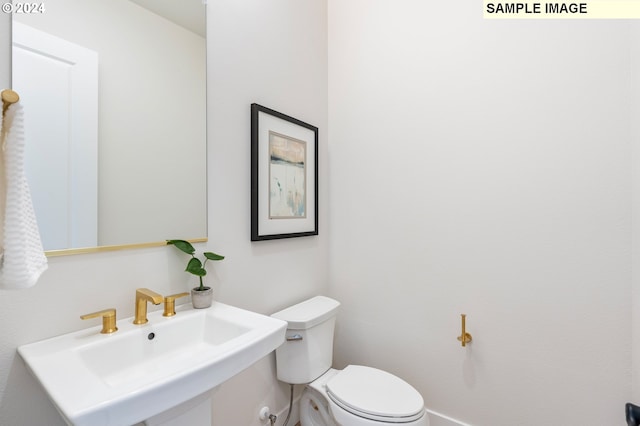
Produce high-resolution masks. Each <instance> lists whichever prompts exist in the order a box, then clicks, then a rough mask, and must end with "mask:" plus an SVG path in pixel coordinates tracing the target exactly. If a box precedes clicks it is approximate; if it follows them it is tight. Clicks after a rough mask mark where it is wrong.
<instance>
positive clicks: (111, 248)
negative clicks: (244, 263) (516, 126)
mask: <svg viewBox="0 0 640 426" xmlns="http://www.w3.org/2000/svg"><path fill="white" fill-rule="evenodd" d="M187 241H189V242H190V243H206V242H207V241H209V239H208V238H192V239H188V240H187ZM166 245H167V242H166V241H154V242H150V243H138V244H120V245H114V246H97V247H85V248H74V249H61V250H48V251H45V252H44V254H45V255H46V256H47V257H58V256H71V255H76V254H86V253H98V252H103V251H117V250H129V249H142V248H150V247H161V246H166Z"/></svg>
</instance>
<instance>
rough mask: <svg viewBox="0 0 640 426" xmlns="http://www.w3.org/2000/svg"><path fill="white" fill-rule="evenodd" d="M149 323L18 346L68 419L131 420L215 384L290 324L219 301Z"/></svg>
mask: <svg viewBox="0 0 640 426" xmlns="http://www.w3.org/2000/svg"><path fill="white" fill-rule="evenodd" d="M148 319H149V322H148V323H147V324H144V325H134V324H133V323H132V321H133V319H132V318H127V319H123V320H120V321H118V323H117V326H118V331H117V332H115V333H113V334H100V329H101V327H100V326H97V327H92V328H90V329H86V330H81V331H77V332H74V333H69V334H65V335H62V336H59V337H54V338H51V339H47V340H43V341H41V342H37V343H32V344H28V345H24V346H21V347H19V348H18V352H19V353H20V355H21V356H22V358H23V359H24V360H25V362H26V364H27V366H28V368H29V369H30V370H31V372H32V373H33V374H34V376H35V377H36V378H37V379H38V381H39V382H40V383H41V384H42V386H43V387H44V389H45V390H46V392H47V393H48V395H49V397H50V398H51V400H52V401H53V403H54V404H55V406H56V408H58V410H59V411H60V413H61V414H62V416H63V417H64V419H65V420H66V421H67V422H68V423H70V424H73V425H77V426H83V425H87V426H107V425H117V426H122V425H132V424H135V423H138V422H141V421H144V420H146V419H150V418H153V417H154V416H157V415H158V414H160V413H162V412H165V411H167V410H170V409H171V408H173V407H176V406H178V405H181V404H183V403H185V402H187V401H189V400H191V399H193V398H195V397H197V396H199V395H202V394H204V393H206V392H207V391H209V390H211V389H213V388H215V387H216V386H218V385H219V384H221V383H222V382H224V381H226V380H228V379H229V378H231V377H232V376H234V375H235V374H237V373H239V372H240V371H242V370H244V369H245V368H247V367H249V366H250V365H251V364H253V363H254V362H256V361H258V360H259V359H260V358H262V357H264V356H266V355H267V354H269V353H270V352H271V351H273V350H274V349H276V348H277V347H278V346H280V345H281V344H282V343H283V342H284V336H285V330H286V326H287V323H286V322H284V321H280V320H277V319H275V318H271V317H268V316H265V315H260V314H256V313H254V312H250V311H246V310H243V309H239V308H235V307H232V306H229V305H225V304H223V303H218V302H214V304H213V305H212V306H211V308H208V309H192V308H191V307H190V305H189V306H187V305H182V306H181V307H179V308H178V309H177V315H176V316H174V317H168V318H167V317H163V316H162V312H161V311H155V312H152V313H150V314H149V315H148Z"/></svg>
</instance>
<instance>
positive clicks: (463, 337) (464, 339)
mask: <svg viewBox="0 0 640 426" xmlns="http://www.w3.org/2000/svg"><path fill="white" fill-rule="evenodd" d="M460 317H461V319H462V334H460V335H459V336H458V341H459V342H461V343H462V347H465V346H467V343H471V341H472V340H473V338H472V337H471V334H469V333H467V329H466V318H467V315H466V314H460Z"/></svg>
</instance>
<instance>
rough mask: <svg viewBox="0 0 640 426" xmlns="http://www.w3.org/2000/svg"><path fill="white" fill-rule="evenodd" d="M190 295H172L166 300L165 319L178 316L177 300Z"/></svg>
mask: <svg viewBox="0 0 640 426" xmlns="http://www.w3.org/2000/svg"><path fill="white" fill-rule="evenodd" d="M188 295H189V293H178V294H172V295H171V296H167V297H165V298H164V313H163V314H162V316H163V317H172V316H174V315H175V314H176V299H177V298H179V297H185V296H188Z"/></svg>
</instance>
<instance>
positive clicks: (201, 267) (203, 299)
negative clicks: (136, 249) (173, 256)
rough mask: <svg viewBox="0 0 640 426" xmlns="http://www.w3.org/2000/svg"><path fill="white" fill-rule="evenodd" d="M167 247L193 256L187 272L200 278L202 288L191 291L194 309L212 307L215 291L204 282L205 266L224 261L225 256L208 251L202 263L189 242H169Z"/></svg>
mask: <svg viewBox="0 0 640 426" xmlns="http://www.w3.org/2000/svg"><path fill="white" fill-rule="evenodd" d="M167 245H174V246H176V248H178V249H179V250H180V251H183V252H185V253H187V254H190V255H191V259H189V262H188V263H187V268H186V269H185V271H186V272H189V273H190V274H193V275H196V276H197V277H198V278H200V286H199V287H194V288H192V289H191V303H192V304H193V307H194V308H197V309H202V308H208V307H209V306H211V303H212V302H213V290H212V289H211V287H207V286H205V285H204V284H203V282H202V277H204V276H205V275H207V270H206V269H205V265H206V264H207V261H208V260H222V259H224V256H221V255H219V254H215V253H212V252H210V251H207V252H204V253H203V255H204V257H205V259H204V262H202V261H201V260H200V259H198V258H197V257H196V255H195V253H196V249H195V248H193V246H192V245H191V243H190V242H188V241H185V240H167Z"/></svg>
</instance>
